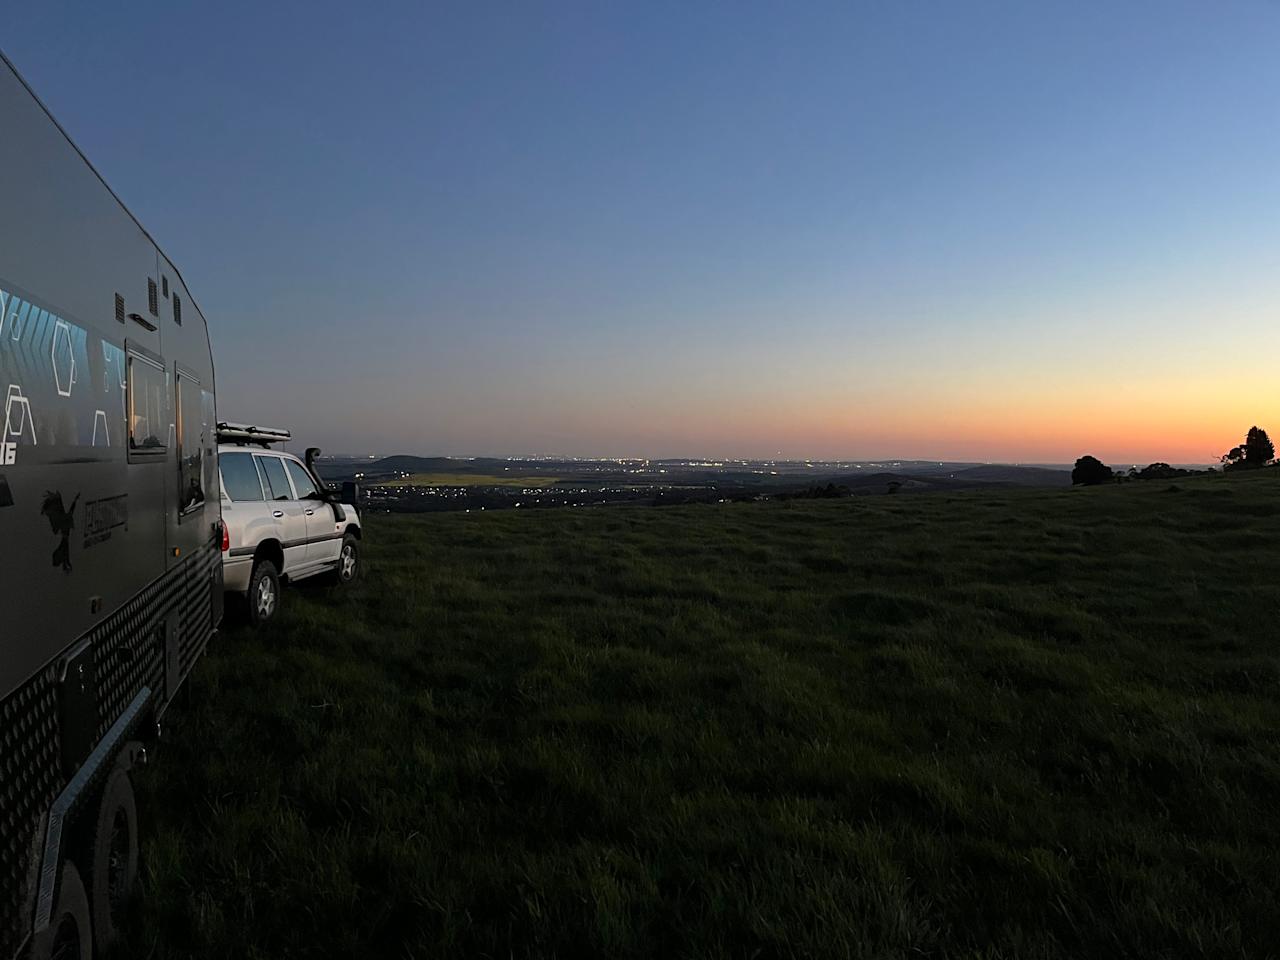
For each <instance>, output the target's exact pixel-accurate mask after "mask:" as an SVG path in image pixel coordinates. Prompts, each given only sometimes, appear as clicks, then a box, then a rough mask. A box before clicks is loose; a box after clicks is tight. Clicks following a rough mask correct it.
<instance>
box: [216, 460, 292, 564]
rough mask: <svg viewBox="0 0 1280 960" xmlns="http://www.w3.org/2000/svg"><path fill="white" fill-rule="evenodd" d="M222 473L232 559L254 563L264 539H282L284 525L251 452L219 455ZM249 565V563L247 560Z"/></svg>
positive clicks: (224, 506) (224, 508)
mask: <svg viewBox="0 0 1280 960" xmlns="http://www.w3.org/2000/svg"><path fill="white" fill-rule="evenodd" d="M218 467H219V468H220V469H221V471H222V484H221V487H222V515H223V520H224V522H225V523H226V524H227V531H228V534H229V537H230V540H231V544H230V554H231V556H230V558H231V559H233V560H235V559H237V558H240V557H247V558H249V560H252V557H253V551H254V548H256V547H257V545H258V544H259V543H261V542H262V541H263V540H279V539H281V536H280V525H279V522H278V521H277V520H276V518H275V517H273V516H272V515H271V514H272V510H273V509H274V508H273V507H272V505H271V504H270V503H268V502H267V497H266V494H265V493H264V492H263V491H264V489H265V487H264V485H263V483H262V477H261V476H260V475H259V473H258V470H257V468H256V467H255V466H254V465H253V454H252V453H250V452H249V451H248V450H246V451H244V452H243V453H241V452H240V451H235V452H232V451H229V450H228V451H225V452H223V453H221V454H219V456H218ZM246 562H248V561H246Z"/></svg>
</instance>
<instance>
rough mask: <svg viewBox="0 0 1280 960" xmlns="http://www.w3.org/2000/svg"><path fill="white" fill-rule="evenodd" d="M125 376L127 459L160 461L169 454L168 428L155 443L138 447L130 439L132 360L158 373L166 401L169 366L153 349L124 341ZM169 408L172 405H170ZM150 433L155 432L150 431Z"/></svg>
mask: <svg viewBox="0 0 1280 960" xmlns="http://www.w3.org/2000/svg"><path fill="white" fill-rule="evenodd" d="M124 356H125V360H124V370H125V374H124V380H125V417H124V443H125V450H126V451H128V459H129V462H130V463H163V462H164V460H165V458H166V457H167V456H168V454H169V432H168V430H167V429H166V430H165V432H164V438H163V442H162V443H161V444H160V445H159V446H156V447H139V446H135V445H134V442H133V437H134V434H133V425H134V417H133V412H134V401H135V400H136V397H137V389H136V386H137V385H136V380H137V378H136V377H135V376H134V372H133V371H134V369H135V367H134V363H135V362H141V363H144V364H146V365H147V366H148V367H150V368H151V369H152V370H153V371H155V372H156V373H158V374H159V375H160V376H161V377H163V378H164V380H165V385H164V391H163V396H164V398H165V400H166V402H170V401H169V382H168V381H169V370H168V368H167V366H166V364H165V362H164V358H163V357H161V356H160V355H159V354H157V353H153V352H151V351H150V350H148V349H147V348H146V347H143V346H140V345H138V344H136V343H131V342H129V341H128V340H126V341H125V349H124ZM170 412H172V406H171V407H170ZM152 436H155V434H154V433H153V434H152Z"/></svg>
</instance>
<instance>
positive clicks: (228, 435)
mask: <svg viewBox="0 0 1280 960" xmlns="http://www.w3.org/2000/svg"><path fill="white" fill-rule="evenodd" d="M292 439H293V434H291V433H290V432H289V431H288V430H280V429H277V428H276V427H255V426H252V425H250V424H247V423H227V422H226V421H225V420H220V421H219V422H218V442H219V443H256V444H260V445H262V446H264V447H265V446H266V445H267V444H269V443H284V442H286V441H288V440H292Z"/></svg>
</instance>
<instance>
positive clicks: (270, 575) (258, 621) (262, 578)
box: [245, 560, 280, 627]
mask: <svg viewBox="0 0 1280 960" xmlns="http://www.w3.org/2000/svg"><path fill="white" fill-rule="evenodd" d="M245 599H246V600H248V603H249V622H250V623H251V624H253V626H255V627H260V626H262V625H263V624H264V623H266V622H267V621H268V620H270V619H271V618H272V617H274V616H275V615H276V610H277V609H278V608H279V607H280V574H279V573H278V572H277V571H276V565H275V564H274V563H272V562H271V561H270V560H259V561H258V562H257V563H255V564H254V565H253V573H251V574H250V575H249V592H248V594H247V595H246V597H245Z"/></svg>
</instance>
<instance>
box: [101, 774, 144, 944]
mask: <svg viewBox="0 0 1280 960" xmlns="http://www.w3.org/2000/svg"><path fill="white" fill-rule="evenodd" d="M92 863H93V868H92V870H91V871H90V876H89V882H90V883H91V884H92V886H93V939H94V942H95V943H96V944H97V946H98V953H100V954H105V953H106V952H107V949H108V948H109V947H110V946H111V944H112V943H114V942H115V939H116V934H117V933H118V932H119V930H120V926H121V924H122V923H123V922H124V915H125V909H126V908H127V907H128V905H129V900H130V899H131V898H132V897H133V891H134V887H135V886H136V885H137V880H138V808H137V805H136V804H135V803H134V799H133V785H132V784H131V783H130V782H129V774H128V773H127V772H126V771H125V770H124V769H123V768H121V767H117V768H116V769H115V770H113V771H112V772H111V776H110V777H108V778H107V785H106V786H105V787H104V788H103V790H102V802H101V803H100V804H99V805H98V819H97V823H96V824H95V826H94V832H93V860H92Z"/></svg>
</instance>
